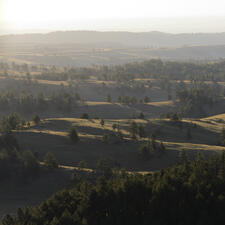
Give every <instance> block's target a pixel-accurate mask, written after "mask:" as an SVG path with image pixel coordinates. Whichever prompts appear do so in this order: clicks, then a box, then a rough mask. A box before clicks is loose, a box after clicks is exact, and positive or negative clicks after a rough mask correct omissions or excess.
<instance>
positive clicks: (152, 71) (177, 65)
mask: <svg viewBox="0 0 225 225" xmlns="http://www.w3.org/2000/svg"><path fill="white" fill-rule="evenodd" d="M0 69H1V70H3V72H4V73H5V74H7V70H9V69H14V70H17V71H23V72H26V73H29V72H33V71H35V72H37V71H38V72H39V73H40V74H39V75H35V76H34V77H36V78H38V79H44V80H55V81H65V80H76V79H83V80H85V79H89V78H90V77H91V76H95V77H96V78H97V79H99V80H105V81H121V82H122V81H126V82H127V81H129V80H133V79H135V78H168V79H170V80H204V81H224V79H225V61H222V62H216V63H215V62H212V63H188V62H172V61H171V62H170V61H162V60H160V59H151V60H148V61H145V62H134V63H128V64H123V65H114V66H93V67H89V68H88V67H87V68H85V67H80V68H78V67H77V68H64V69H63V70H62V69H60V68H57V67H55V66H52V67H50V66H49V67H47V66H46V67H44V66H39V67H38V66H29V65H27V64H23V65H17V64H15V63H13V64H12V65H9V64H6V63H0ZM3 75H4V74H3Z"/></svg>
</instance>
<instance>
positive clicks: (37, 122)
mask: <svg viewBox="0 0 225 225" xmlns="http://www.w3.org/2000/svg"><path fill="white" fill-rule="evenodd" d="M32 121H33V122H34V124H35V125H38V124H39V123H40V121H41V119H40V117H39V116H38V115H35V116H34V117H33V118H32Z"/></svg>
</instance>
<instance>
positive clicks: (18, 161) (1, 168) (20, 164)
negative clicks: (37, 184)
mask: <svg viewBox="0 0 225 225" xmlns="http://www.w3.org/2000/svg"><path fill="white" fill-rule="evenodd" d="M39 169H40V166H39V162H38V160H37V158H36V157H35V156H34V154H33V153H32V152H31V151H24V152H22V151H21V150H20V149H19V146H18V142H17V140H16V139H15V137H14V136H13V135H12V134H6V135H3V136H0V181H1V180H4V179H20V180H21V181H22V180H26V179H27V178H29V177H35V176H37V175H38V174H39Z"/></svg>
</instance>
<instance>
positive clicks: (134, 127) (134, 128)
mask: <svg viewBox="0 0 225 225" xmlns="http://www.w3.org/2000/svg"><path fill="white" fill-rule="evenodd" d="M129 132H130V136H131V138H132V139H136V135H137V132H138V126H137V123H136V122H135V121H133V122H131V123H130V126H129Z"/></svg>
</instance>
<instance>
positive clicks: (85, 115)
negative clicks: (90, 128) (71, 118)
mask: <svg viewBox="0 0 225 225" xmlns="http://www.w3.org/2000/svg"><path fill="white" fill-rule="evenodd" d="M80 118H81V119H86V120H88V119H89V116H88V114H87V113H83V114H82V115H81V117H80Z"/></svg>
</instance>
